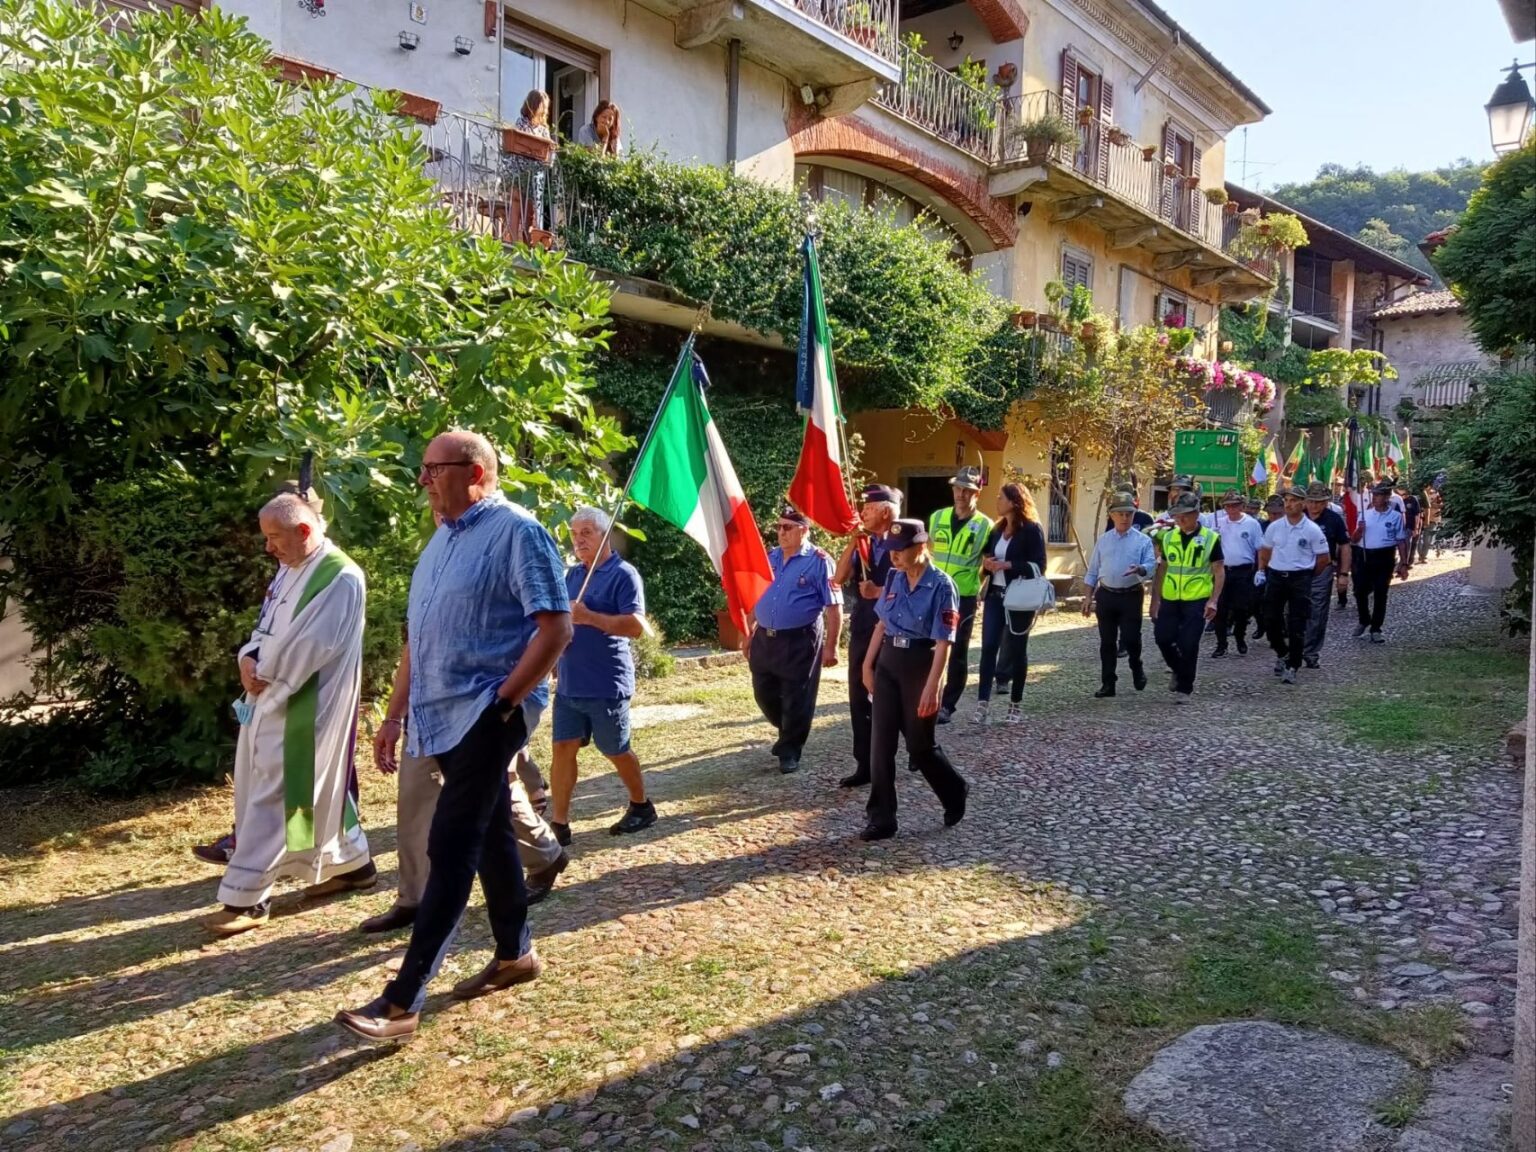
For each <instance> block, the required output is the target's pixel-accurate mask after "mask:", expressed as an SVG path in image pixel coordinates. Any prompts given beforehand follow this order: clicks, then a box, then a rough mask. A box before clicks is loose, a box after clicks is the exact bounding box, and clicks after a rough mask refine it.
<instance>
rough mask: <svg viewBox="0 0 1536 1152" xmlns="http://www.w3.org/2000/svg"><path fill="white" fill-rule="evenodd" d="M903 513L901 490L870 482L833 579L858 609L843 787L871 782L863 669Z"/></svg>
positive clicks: (851, 644)
mask: <svg viewBox="0 0 1536 1152" xmlns="http://www.w3.org/2000/svg"><path fill="white" fill-rule="evenodd" d="M899 515H901V491H900V490H899V489H897V488H888V487H887V486H886V485H884V484H870V485H869V486H867V487H866V488H865V489H864V491H863V493H862V495H861V496H860V504H859V528H858V530H857V531H856V532H855V533H854V535H853V538H852V539H851V540H849V541H848V547H847V548H846V549H845V550H844V551H843V557H842V559H841V560H839V561H838V562H837V571H836V572H835V573H834V574H833V579H834V580H835V581H836V582H837V583H838V584H840V585H841V584H848V585H850V586H851V588H852V596H853V608H852V609H851V610H850V612H849V618H848V719H849V722H850V723H851V724H852V726H853V771H852V772H850V773H849V774H848V775H847V776H844V777H843V778H842V779H841V780H839V781H838V786H839V787H841V788H861V787H863V786H864V785H866V784H868V783H869V725H870V719H871V717H872V716H873V714H874V713H873V707H872V705H871V704H870V700H869V691H868V689H866V688H865V687H864V684H863V681H862V679H861V677H860V674H859V669H861V668H863V667H864V657H865V655H866V654H867V653H868V652H869V639H870V637H871V636H873V635H874V634H875V625H876V624H877V623H878V622H879V617H878V616H877V615H876V613H875V608H876V606H877V605H878V604H879V603H880V594H881V592H882V590H883V589H884V588H885V578H886V577H887V576H889V575H890V572H891V554H890V549H889V548H888V547H887V545H886V539H885V534H886V533H887V532H888V531H890V527H891V525H892V524H894V523H895V522H896V517H897V516H899Z"/></svg>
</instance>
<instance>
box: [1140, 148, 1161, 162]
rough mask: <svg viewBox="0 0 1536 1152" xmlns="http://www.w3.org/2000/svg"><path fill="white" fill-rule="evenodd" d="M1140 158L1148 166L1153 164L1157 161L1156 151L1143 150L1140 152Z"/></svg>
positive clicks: (1152, 149)
mask: <svg viewBox="0 0 1536 1152" xmlns="http://www.w3.org/2000/svg"><path fill="white" fill-rule="evenodd" d="M1141 158H1142V159H1143V160H1145V161H1146V162H1147V163H1149V164H1150V163H1153V162H1154V161H1155V160H1156V159H1157V149H1156V148H1143V149H1142V150H1141Z"/></svg>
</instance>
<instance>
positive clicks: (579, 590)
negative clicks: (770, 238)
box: [549, 508, 656, 844]
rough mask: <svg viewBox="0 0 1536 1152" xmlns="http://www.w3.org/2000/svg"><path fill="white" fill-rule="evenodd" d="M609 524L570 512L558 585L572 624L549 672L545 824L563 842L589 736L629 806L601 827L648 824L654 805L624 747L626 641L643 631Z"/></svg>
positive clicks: (630, 659)
mask: <svg viewBox="0 0 1536 1152" xmlns="http://www.w3.org/2000/svg"><path fill="white" fill-rule="evenodd" d="M610 527H611V523H610V520H609V517H608V513H606V512H604V511H602V510H601V509H600V508H578V509H577V510H576V514H575V515H574V516H572V517H571V546H572V547H573V548H574V549H575V551H576V559H577V560H579V561H580V563H579V564H576V565H573V566H572V567H570V568H567V569H566V571H565V590H566V592H567V594H568V595H569V596H570V598H571V623H572V624H573V625H574V626H575V627H574V628H573V630H572V635H571V643H570V646H569V647H567V648H566V650H565V651H564V652H563V653H561V655H560V663H559V664H558V665H557V666H556V670H555V677H556V687H555V725H554V731H553V733H552V736H553V739H554V749H553V752H554V759H553V761H552V762H551V764H550V774H549V775H550V781H549V782H550V797H549V807H550V813H549V814H550V824H551V825H552V826H553V828H554V830H555V835H556V836H557V837H559V839H560V842H561V843H562V844H569V843H570V842H571V827H570V819H571V796H572V795H573V794H574V793H575V791H576V771H577V769H576V756H577V753H578V752H579V751H580V750H581V746H582V745H583V744H586V743H587V742H589V741H590V742H591V743H593V744H596V745H597V750H598V751H599V752H601V753H602V754H603V755H604V756H606V757H608V762H609V763H610V764H612V765H613V768H614V771H615V772H617V773H618V774H619V779H620V780H621V781H622V782H623V784H624V790H625V791H626V792H628V793H629V806H628V807H627V808H626V809H625V810H624V815H623V816H622V817H621V818H620V819H619V821H618V823H616V824H614V825H612V826H611V827H609V829H608V831H609V832H610V833H611V834H612V835H614V836H622V835H626V834H628V833H630V832H639V831H641V830H643V829H646V828H649V827H650V826H651V825H652V824H654V823H656V805H654V804H652V803H651V801H650V799H649V798H648V797H647V796H646V794H645V777H644V775H643V774H642V773H641V771H640V760H639V758H638V757H637V756H636V755H635V753H634V750H633V749H632V748H630V746H629V700H630V697H631V696H633V695H634V694H635V657H634V653H633V652H632V651H631V650H630V646H629V642H630V641H631V640H633V639H635V638H637V637H639V636H642V635H644V634H645V628H646V624H645V586H644V585H643V584H642V583H641V581H640V573H638V572H636V571H635V570H634V568H633V567H631V566H630V565H629V564H628V563H626V562H625V561H624V560H623V559H622V558H620V556H619V555H618V553H616V552H614V550H613V548H612V546H611V545H610V544H609V542H608V534H609V528H610Z"/></svg>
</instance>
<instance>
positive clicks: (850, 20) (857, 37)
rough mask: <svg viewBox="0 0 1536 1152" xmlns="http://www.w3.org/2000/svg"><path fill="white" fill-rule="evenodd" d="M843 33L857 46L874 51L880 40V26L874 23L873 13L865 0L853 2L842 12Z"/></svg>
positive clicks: (854, 0)
mask: <svg viewBox="0 0 1536 1152" xmlns="http://www.w3.org/2000/svg"><path fill="white" fill-rule="evenodd" d="M843 20H844V25H843V28H844V31H846V32H847V34H848V38H849V39H850V40H853V41H854V42H855V43H857V44H862V45H863V46H864V47H865V48H868V49H869V50H870V51H871V52H873V51H874V50H875V44H876V43H877V42H878V41H879V39H880V26H879V25H878V24H876V23H875V13H874V9H872V8H871V7H870V6H869V4H868V3H867V0H853V3H852V4H849V5H848V7H847V8H845V9H844V10H843Z"/></svg>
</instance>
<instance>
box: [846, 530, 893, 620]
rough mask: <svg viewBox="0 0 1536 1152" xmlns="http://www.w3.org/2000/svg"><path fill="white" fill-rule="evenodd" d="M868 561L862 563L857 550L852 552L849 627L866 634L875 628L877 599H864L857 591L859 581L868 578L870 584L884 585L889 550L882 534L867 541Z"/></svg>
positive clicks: (887, 571)
mask: <svg viewBox="0 0 1536 1152" xmlns="http://www.w3.org/2000/svg"><path fill="white" fill-rule="evenodd" d="M868 544H869V563H868V564H865V563H864V557H863V556H862V555H860V554H859V553H858V552H855V553H854V562H853V613H852V619H851V620H850V621H849V628H850V629H852V630H854V631H857V632H859V633H860V634H861V635H868V634H869V633H871V632H873V631H874V630H875V621H876V620H877V619H879V616H878V615H877V613H876V611H875V606H876V605H877V604H879V603H880V601H879V600H866V599H864V597H863V596H862V595H860V593H859V581H861V580H868V581H869V582H870V583H871V584H878V585H880V587H882V588H884V587H885V580H886V577H887V576H889V575H890V574H891V550H890V548H889V547H888V546H887V545H886V542H885V537H884V536H872V537H870V539H869V541H868Z"/></svg>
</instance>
